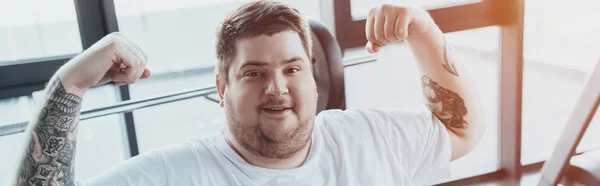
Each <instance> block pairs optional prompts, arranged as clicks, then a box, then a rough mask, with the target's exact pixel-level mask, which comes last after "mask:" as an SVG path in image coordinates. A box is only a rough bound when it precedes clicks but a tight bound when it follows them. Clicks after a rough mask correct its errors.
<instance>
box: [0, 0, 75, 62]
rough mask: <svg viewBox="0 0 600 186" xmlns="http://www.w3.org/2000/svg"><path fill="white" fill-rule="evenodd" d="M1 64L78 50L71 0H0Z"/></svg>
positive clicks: (72, 52) (73, 9) (73, 8)
mask: <svg viewBox="0 0 600 186" xmlns="http://www.w3.org/2000/svg"><path fill="white" fill-rule="evenodd" d="M0 41H2V42H0V64H1V63H3V61H4V62H6V61H14V60H19V59H29V58H40V57H47V56H57V55H65V54H74V53H79V52H80V51H81V49H82V48H81V39H80V36H79V28H78V26H77V16H76V13H75V6H74V3H73V1H72V0H53V1H45V0H29V1H12V0H0Z"/></svg>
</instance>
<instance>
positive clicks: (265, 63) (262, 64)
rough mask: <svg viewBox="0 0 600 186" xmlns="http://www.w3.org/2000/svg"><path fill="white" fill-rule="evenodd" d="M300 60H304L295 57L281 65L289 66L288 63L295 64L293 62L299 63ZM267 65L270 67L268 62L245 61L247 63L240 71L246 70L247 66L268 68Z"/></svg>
mask: <svg viewBox="0 0 600 186" xmlns="http://www.w3.org/2000/svg"><path fill="white" fill-rule="evenodd" d="M299 60H302V58H301V57H299V56H295V57H292V58H290V59H287V60H284V61H281V62H280V63H283V64H288V63H293V62H295V61H299ZM267 65H269V63H267V62H263V61H253V60H247V61H245V62H244V64H243V65H242V66H241V67H240V69H243V68H244V67H246V66H267Z"/></svg>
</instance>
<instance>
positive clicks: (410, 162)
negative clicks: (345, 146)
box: [356, 109, 452, 185]
mask: <svg viewBox="0 0 600 186" xmlns="http://www.w3.org/2000/svg"><path fill="white" fill-rule="evenodd" d="M356 112H357V113H361V114H362V115H363V116H364V117H365V118H366V119H367V122H366V123H367V125H370V126H368V128H369V130H370V131H371V132H369V133H370V134H372V135H373V138H374V141H376V142H379V143H383V145H382V147H384V148H387V149H382V152H388V153H389V154H390V157H391V158H396V162H400V163H401V165H400V166H402V167H401V168H403V169H404V170H405V171H406V173H407V174H408V176H410V177H411V178H412V180H411V182H412V185H432V184H435V182H436V181H439V180H440V179H443V178H446V177H449V176H450V158H451V154H452V147H451V143H450V136H449V134H448V132H447V130H446V128H445V126H444V125H443V123H442V122H440V121H439V120H438V119H437V117H435V116H434V115H433V114H432V113H431V112H430V111H428V110H420V111H401V110H381V109H368V110H366V109H365V110H357V111H356ZM357 128H360V127H357ZM377 138H379V139H377Z"/></svg>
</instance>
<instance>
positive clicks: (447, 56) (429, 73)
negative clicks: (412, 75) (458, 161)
mask: <svg viewBox="0 0 600 186" xmlns="http://www.w3.org/2000/svg"><path fill="white" fill-rule="evenodd" d="M432 25H433V24H432ZM408 44H409V46H410V48H411V50H412V51H413V54H414V56H415V58H416V60H417V63H418V65H417V66H418V68H419V71H420V73H421V83H422V85H423V93H424V97H425V98H426V103H427V107H428V108H429V109H430V110H431V111H432V113H433V114H434V115H435V116H437V117H438V119H440V121H442V123H444V124H445V125H446V128H448V130H450V131H451V132H453V133H454V134H456V137H458V138H469V139H473V141H474V142H476V141H478V140H479V138H481V136H482V135H483V130H484V129H483V127H484V126H483V122H482V120H483V115H482V114H483V111H482V106H481V102H480V99H479V96H478V95H477V93H476V90H475V89H474V88H473V83H472V81H471V79H470V77H469V76H468V74H467V73H466V72H465V71H464V70H463V68H462V66H461V64H460V63H458V62H455V61H454V60H453V58H452V55H451V53H450V48H449V46H448V45H447V43H446V40H445V37H444V35H443V33H442V32H441V31H440V29H439V28H438V27H436V26H432V27H431V28H430V29H429V30H427V31H426V32H425V33H423V34H422V35H418V36H415V37H411V38H409V40H408Z"/></svg>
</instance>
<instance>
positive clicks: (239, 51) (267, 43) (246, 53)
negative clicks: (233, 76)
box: [232, 31, 308, 69]
mask: <svg viewBox="0 0 600 186" xmlns="http://www.w3.org/2000/svg"><path fill="white" fill-rule="evenodd" d="M235 47H236V56H235V58H234V60H233V64H232V67H234V69H237V68H238V67H240V66H241V65H243V63H244V62H246V61H261V62H266V63H277V62H279V61H284V60H287V59H290V58H293V57H300V58H302V59H304V61H307V59H308V56H307V55H306V52H305V50H304V45H302V39H300V35H299V34H298V33H297V32H294V31H283V32H279V33H275V34H273V35H271V36H269V35H266V34H263V35H260V36H256V37H251V38H243V39H239V40H238V41H237V42H236V44H235Z"/></svg>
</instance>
